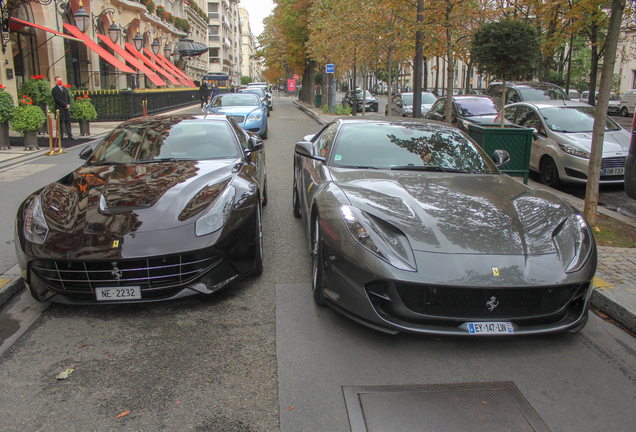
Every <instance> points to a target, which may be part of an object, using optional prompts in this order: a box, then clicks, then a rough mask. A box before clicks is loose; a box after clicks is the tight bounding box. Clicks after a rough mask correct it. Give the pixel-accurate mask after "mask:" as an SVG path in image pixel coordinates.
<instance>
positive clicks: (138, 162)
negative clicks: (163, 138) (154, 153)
mask: <svg viewBox="0 0 636 432" xmlns="http://www.w3.org/2000/svg"><path fill="white" fill-rule="evenodd" d="M161 162H178V161H177V159H175V158H161V159H146V160H140V161H135V162H131V163H136V164H148V163H161Z"/></svg>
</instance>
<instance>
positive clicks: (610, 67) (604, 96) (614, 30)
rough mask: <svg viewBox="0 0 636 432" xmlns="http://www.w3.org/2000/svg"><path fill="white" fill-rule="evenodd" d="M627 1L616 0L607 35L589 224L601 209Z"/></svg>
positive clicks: (592, 163)
mask: <svg viewBox="0 0 636 432" xmlns="http://www.w3.org/2000/svg"><path fill="white" fill-rule="evenodd" d="M625 1H626V0H612V15H611V17H610V21H609V27H608V29H607V36H606V38H605V44H604V47H603V52H604V53H605V56H604V57H605V59H604V61H603V71H602V74H601V85H600V88H599V95H598V103H597V105H596V114H595V115H594V129H593V132H592V151H591V152H590V164H589V168H588V171H587V186H586V189H585V209H584V213H583V214H584V216H585V217H586V219H587V220H588V222H589V223H590V224H591V225H592V226H594V225H596V208H597V206H598V183H599V179H600V176H601V161H602V157H603V140H604V137H605V124H606V121H607V106H608V105H609V95H610V91H611V89H612V78H613V75H612V72H613V71H614V63H616V48H617V47H618V35H619V32H620V26H621V20H622V19H623V11H624V10H625ZM590 93H593V91H592V90H590Z"/></svg>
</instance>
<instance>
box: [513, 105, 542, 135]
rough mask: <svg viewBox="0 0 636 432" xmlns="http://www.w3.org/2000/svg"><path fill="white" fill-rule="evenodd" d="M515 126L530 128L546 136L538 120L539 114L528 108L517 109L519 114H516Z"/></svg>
mask: <svg viewBox="0 0 636 432" xmlns="http://www.w3.org/2000/svg"><path fill="white" fill-rule="evenodd" d="M517 124H518V125H519V126H523V127H527V128H532V129H534V130H536V131H537V132H538V133H540V134H541V135H545V134H546V133H545V130H544V129H543V124H542V123H541V119H540V118H539V114H537V112H536V111H535V110H533V109H532V108H530V107H519V112H518V114H517Z"/></svg>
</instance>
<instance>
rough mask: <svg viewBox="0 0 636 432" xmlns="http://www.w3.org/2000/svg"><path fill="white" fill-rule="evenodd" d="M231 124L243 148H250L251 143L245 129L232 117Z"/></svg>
mask: <svg viewBox="0 0 636 432" xmlns="http://www.w3.org/2000/svg"><path fill="white" fill-rule="evenodd" d="M230 124H231V125H232V129H234V132H236V136H237V137H238V140H239V143H240V144H241V147H243V149H247V148H249V146H250V144H249V141H248V139H247V134H246V133H245V131H244V130H243V129H242V128H241V127H240V126H239V125H238V124H236V122H235V121H234V120H233V119H230Z"/></svg>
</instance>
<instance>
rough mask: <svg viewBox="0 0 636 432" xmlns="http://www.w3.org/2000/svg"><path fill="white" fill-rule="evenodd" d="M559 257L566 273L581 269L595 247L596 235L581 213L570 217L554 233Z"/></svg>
mask: <svg viewBox="0 0 636 432" xmlns="http://www.w3.org/2000/svg"><path fill="white" fill-rule="evenodd" d="M552 240H553V241H554V245H555V246H556V249H557V253H558V255H559V259H560V260H561V263H562V264H563V268H565V272H566V273H574V272H576V271H579V270H580V269H581V268H582V267H583V266H584V265H585V263H586V262H587V260H588V258H589V257H590V255H591V253H592V250H593V248H594V237H593V235H592V232H591V230H590V227H589V225H588V224H587V221H586V220H585V218H584V217H583V216H581V215H580V214H575V215H572V216H570V217H568V218H567V219H566V220H565V221H563V223H561V224H560V225H559V226H558V227H557V229H556V230H555V231H554V233H553V234H552Z"/></svg>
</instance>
